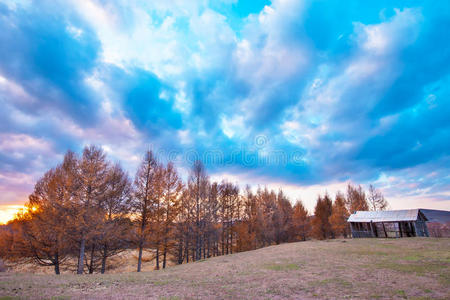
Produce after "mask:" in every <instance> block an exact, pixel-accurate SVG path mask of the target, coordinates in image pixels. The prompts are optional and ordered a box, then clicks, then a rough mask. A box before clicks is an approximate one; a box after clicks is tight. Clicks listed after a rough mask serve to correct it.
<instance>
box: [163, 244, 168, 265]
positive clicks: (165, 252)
mask: <svg viewBox="0 0 450 300" xmlns="http://www.w3.org/2000/svg"><path fill="white" fill-rule="evenodd" d="M166 257H167V246H165V247H164V253H163V269H165V268H166Z"/></svg>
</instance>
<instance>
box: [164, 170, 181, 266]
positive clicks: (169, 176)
mask: <svg viewBox="0 0 450 300" xmlns="http://www.w3.org/2000/svg"><path fill="white" fill-rule="evenodd" d="M163 184H164V191H163V210H164V216H163V228H164V232H163V269H164V268H166V261H167V253H168V252H169V251H170V250H171V248H172V246H173V243H172V240H173V233H174V229H175V228H174V226H175V223H174V222H175V220H176V218H177V216H178V214H179V212H180V209H181V193H182V191H183V183H182V182H181V179H180V177H179V176H178V173H177V171H176V169H175V167H174V165H173V164H172V163H171V162H169V163H168V164H167V167H166V168H165V169H164V170H163Z"/></svg>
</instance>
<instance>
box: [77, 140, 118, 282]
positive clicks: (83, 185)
mask: <svg viewBox="0 0 450 300" xmlns="http://www.w3.org/2000/svg"><path fill="white" fill-rule="evenodd" d="M108 169H109V164H108V162H107V161H106V155H105V153H104V152H103V150H102V149H101V148H99V147H96V146H88V147H85V148H84V150H83V156H82V157H81V160H80V163H79V179H80V187H79V192H78V201H79V202H78V207H77V214H76V217H77V220H76V223H75V224H74V225H75V226H76V232H77V236H78V239H79V249H78V250H79V255H78V267H77V274H83V272H84V263H88V264H89V263H90V264H91V265H92V260H93V259H94V255H93V253H94V252H95V250H96V247H98V245H97V243H96V240H97V238H98V236H99V233H100V226H101V225H102V220H103V210H102V205H103V201H104V199H105V192H106V189H107V178H108ZM87 244H89V246H90V247H89V248H90V249H89V251H90V253H91V256H90V260H91V262H88V261H87V260H86V261H85V259H86V258H87V257H85V251H86V245H87ZM89 272H90V273H92V268H90V270H89Z"/></svg>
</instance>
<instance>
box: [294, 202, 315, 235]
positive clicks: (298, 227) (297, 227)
mask: <svg viewBox="0 0 450 300" xmlns="http://www.w3.org/2000/svg"><path fill="white" fill-rule="evenodd" d="M310 231H311V224H310V220H309V216H308V211H307V210H306V208H305V206H304V205H303V203H302V201H300V200H298V201H297V202H296V203H295V205H294V207H293V211H292V237H293V239H294V240H299V241H306V239H307V238H308V237H309V235H310Z"/></svg>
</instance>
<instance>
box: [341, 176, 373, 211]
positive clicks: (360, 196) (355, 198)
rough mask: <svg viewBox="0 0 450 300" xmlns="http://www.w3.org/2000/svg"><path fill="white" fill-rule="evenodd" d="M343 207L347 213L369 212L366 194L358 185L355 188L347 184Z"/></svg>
mask: <svg viewBox="0 0 450 300" xmlns="http://www.w3.org/2000/svg"><path fill="white" fill-rule="evenodd" d="M345 205H346V207H347V210H348V211H349V213H354V212H356V211H365V210H369V205H368V204H367V200H366V194H365V193H364V190H363V189H362V187H361V186H360V185H358V186H357V187H355V186H353V185H352V184H350V183H349V184H348V186H347V198H346V202H345Z"/></svg>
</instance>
